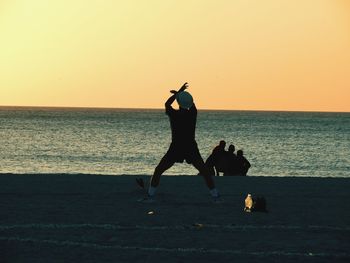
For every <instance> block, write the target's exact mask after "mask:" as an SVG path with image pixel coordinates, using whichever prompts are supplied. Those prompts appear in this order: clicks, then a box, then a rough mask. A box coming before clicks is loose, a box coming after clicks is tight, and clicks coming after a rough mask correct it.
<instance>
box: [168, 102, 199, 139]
mask: <svg viewBox="0 0 350 263" xmlns="http://www.w3.org/2000/svg"><path fill="white" fill-rule="evenodd" d="M165 112H166V114H167V115H168V116H169V120H170V127H171V137H172V143H177V144H182V145H184V144H186V143H191V142H194V141H195V131H196V122H197V108H196V106H195V105H194V104H193V106H192V107H191V108H190V109H189V110H186V109H181V108H180V109H179V110H175V109H173V107H168V108H166V109H165Z"/></svg>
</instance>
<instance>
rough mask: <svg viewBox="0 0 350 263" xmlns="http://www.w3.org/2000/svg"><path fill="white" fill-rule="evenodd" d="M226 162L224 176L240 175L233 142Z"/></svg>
mask: <svg viewBox="0 0 350 263" xmlns="http://www.w3.org/2000/svg"><path fill="white" fill-rule="evenodd" d="M226 162H227V164H226V170H225V171H224V176H233V175H238V163H237V156H236V154H235V146H234V145H233V144H231V145H230V146H229V147H228V151H227V153H226Z"/></svg>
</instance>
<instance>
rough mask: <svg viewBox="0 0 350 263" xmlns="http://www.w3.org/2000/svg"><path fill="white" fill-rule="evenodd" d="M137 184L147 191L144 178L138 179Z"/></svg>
mask: <svg viewBox="0 0 350 263" xmlns="http://www.w3.org/2000/svg"><path fill="white" fill-rule="evenodd" d="M136 183H137V185H138V186H139V187H140V188H142V189H145V183H144V182H143V179H142V178H136Z"/></svg>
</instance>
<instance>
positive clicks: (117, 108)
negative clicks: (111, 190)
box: [0, 105, 350, 113]
mask: <svg viewBox="0 0 350 263" xmlns="http://www.w3.org/2000/svg"><path fill="white" fill-rule="evenodd" d="M0 108H47V109H91V110H94V109H96V110H163V109H164V108H163V107H159V108H145V107H134V108H133V107H102V106H31V105H20V106H18V105H0ZM199 109H200V110H203V111H251V112H256V111H261V112H310V113H312V112H315V113H350V111H325V110H273V109H207V108H199Z"/></svg>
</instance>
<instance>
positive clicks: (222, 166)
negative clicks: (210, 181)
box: [205, 140, 227, 176]
mask: <svg viewBox="0 0 350 263" xmlns="http://www.w3.org/2000/svg"><path fill="white" fill-rule="evenodd" d="M225 146H226V142H225V141H224V140H221V141H220V142H219V145H217V146H215V148H214V149H213V151H212V153H211V154H210V155H209V157H208V159H207V160H206V161H205V164H206V165H207V167H208V168H209V170H210V172H211V173H212V174H215V175H216V176H219V175H220V172H224V171H225V170H226V169H227V168H226V165H227V161H226V154H227V152H226V151H225Z"/></svg>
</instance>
